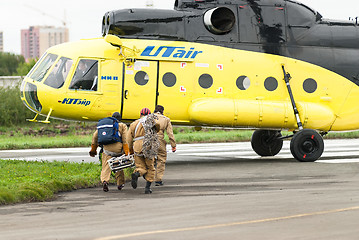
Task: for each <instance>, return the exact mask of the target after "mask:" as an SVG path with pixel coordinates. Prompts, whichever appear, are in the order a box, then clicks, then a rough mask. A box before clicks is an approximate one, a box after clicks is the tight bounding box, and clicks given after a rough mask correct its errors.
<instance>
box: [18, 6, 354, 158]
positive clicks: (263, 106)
mask: <svg viewBox="0 0 359 240" xmlns="http://www.w3.org/2000/svg"><path fill="white" fill-rule="evenodd" d="M102 36H103V37H101V38H97V39H89V40H81V41H78V42H72V43H66V44H62V45H58V46H55V47H52V48H50V49H48V51H47V52H46V53H45V54H44V55H43V56H42V58H41V59H40V60H39V61H38V63H37V64H36V65H35V66H34V68H33V69H32V70H31V71H30V73H29V74H28V75H27V77H26V78H25V79H24V81H23V83H22V86H21V98H22V100H23V101H24V103H25V105H26V106H28V107H29V108H30V109H31V110H33V111H34V112H36V113H37V115H36V117H35V118H34V119H33V120H32V121H37V120H36V119H37V116H38V115H39V114H41V115H46V120H45V121H42V122H49V118H50V117H56V118H62V119H73V120H84V121H86V120H87V121H96V120H98V119H101V118H103V117H106V116H110V115H111V113H113V112H115V111H119V112H121V114H122V117H123V120H124V121H132V120H134V119H137V118H138V117H139V116H138V114H139V111H140V109H141V108H143V107H148V108H150V109H153V108H154V106H155V105H156V104H161V105H163V106H164V107H165V110H166V112H165V114H166V115H167V116H169V117H170V118H171V120H172V122H173V123H174V124H179V125H191V126H223V127H235V128H256V129H257V130H255V132H254V134H253V136H252V140H251V143H252V148H253V150H254V151H255V152H256V153H257V154H259V155H260V156H275V155H276V154H278V153H279V152H280V150H281V149H282V145H283V139H285V138H289V137H291V142H290V149H291V152H292V155H293V156H294V157H295V158H296V159H297V160H299V161H304V162H311V161H315V160H317V159H318V158H319V157H320V156H321V155H322V153H323V150H324V142H323V138H322V136H323V135H325V134H326V133H327V132H329V131H343V130H355V129H359V121H358V119H359V104H358V102H359V87H358V85H359V41H358V40H357V39H358V37H359V30H358V24H357V22H356V21H333V20H327V19H324V18H323V17H322V16H321V15H320V14H319V13H318V12H316V11H315V10H313V9H311V8H310V7H308V6H306V5H304V4H301V3H299V2H296V1H292V0H231V1H228V0H176V1H175V3H174V10H156V9H123V10H117V11H110V12H107V13H106V14H105V15H104V17H103V21H102ZM283 129H286V130H290V131H293V135H291V136H282V135H281V130H283Z"/></svg>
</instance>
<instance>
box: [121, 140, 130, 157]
mask: <svg viewBox="0 0 359 240" xmlns="http://www.w3.org/2000/svg"><path fill="white" fill-rule="evenodd" d="M122 147H123V151H124V152H125V154H126V155H129V154H130V148H129V147H128V144H127V143H124V144H123V146H122Z"/></svg>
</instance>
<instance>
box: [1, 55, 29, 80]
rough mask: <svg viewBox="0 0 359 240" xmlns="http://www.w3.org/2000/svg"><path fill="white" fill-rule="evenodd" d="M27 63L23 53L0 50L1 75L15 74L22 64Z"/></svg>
mask: <svg viewBox="0 0 359 240" xmlns="http://www.w3.org/2000/svg"><path fill="white" fill-rule="evenodd" d="M23 63H25V59H24V57H23V56H21V55H16V54H13V53H2V52H0V76H15V75H17V74H18V73H17V68H18V67H19V65H20V64H23Z"/></svg>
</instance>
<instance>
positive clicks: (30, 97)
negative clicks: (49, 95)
mask: <svg viewBox="0 0 359 240" xmlns="http://www.w3.org/2000/svg"><path fill="white" fill-rule="evenodd" d="M20 91H21V93H20V96H21V100H22V101H23V103H24V104H25V106H26V107H27V108H29V109H30V110H31V111H33V112H35V113H40V112H41V110H42V105H41V103H40V101H39V98H38V96H37V86H36V85H35V84H32V83H29V82H27V81H25V80H23V81H22V83H21V87H20Z"/></svg>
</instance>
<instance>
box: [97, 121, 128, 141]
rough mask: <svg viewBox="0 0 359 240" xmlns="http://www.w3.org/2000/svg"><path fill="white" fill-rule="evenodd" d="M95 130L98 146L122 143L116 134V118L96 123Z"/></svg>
mask: <svg viewBox="0 0 359 240" xmlns="http://www.w3.org/2000/svg"><path fill="white" fill-rule="evenodd" d="M97 130H98V143H99V145H107V144H111V143H116V142H122V137H121V136H120V135H119V133H118V122H117V119H116V118H113V117H107V118H103V119H100V120H99V121H98V123H97Z"/></svg>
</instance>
